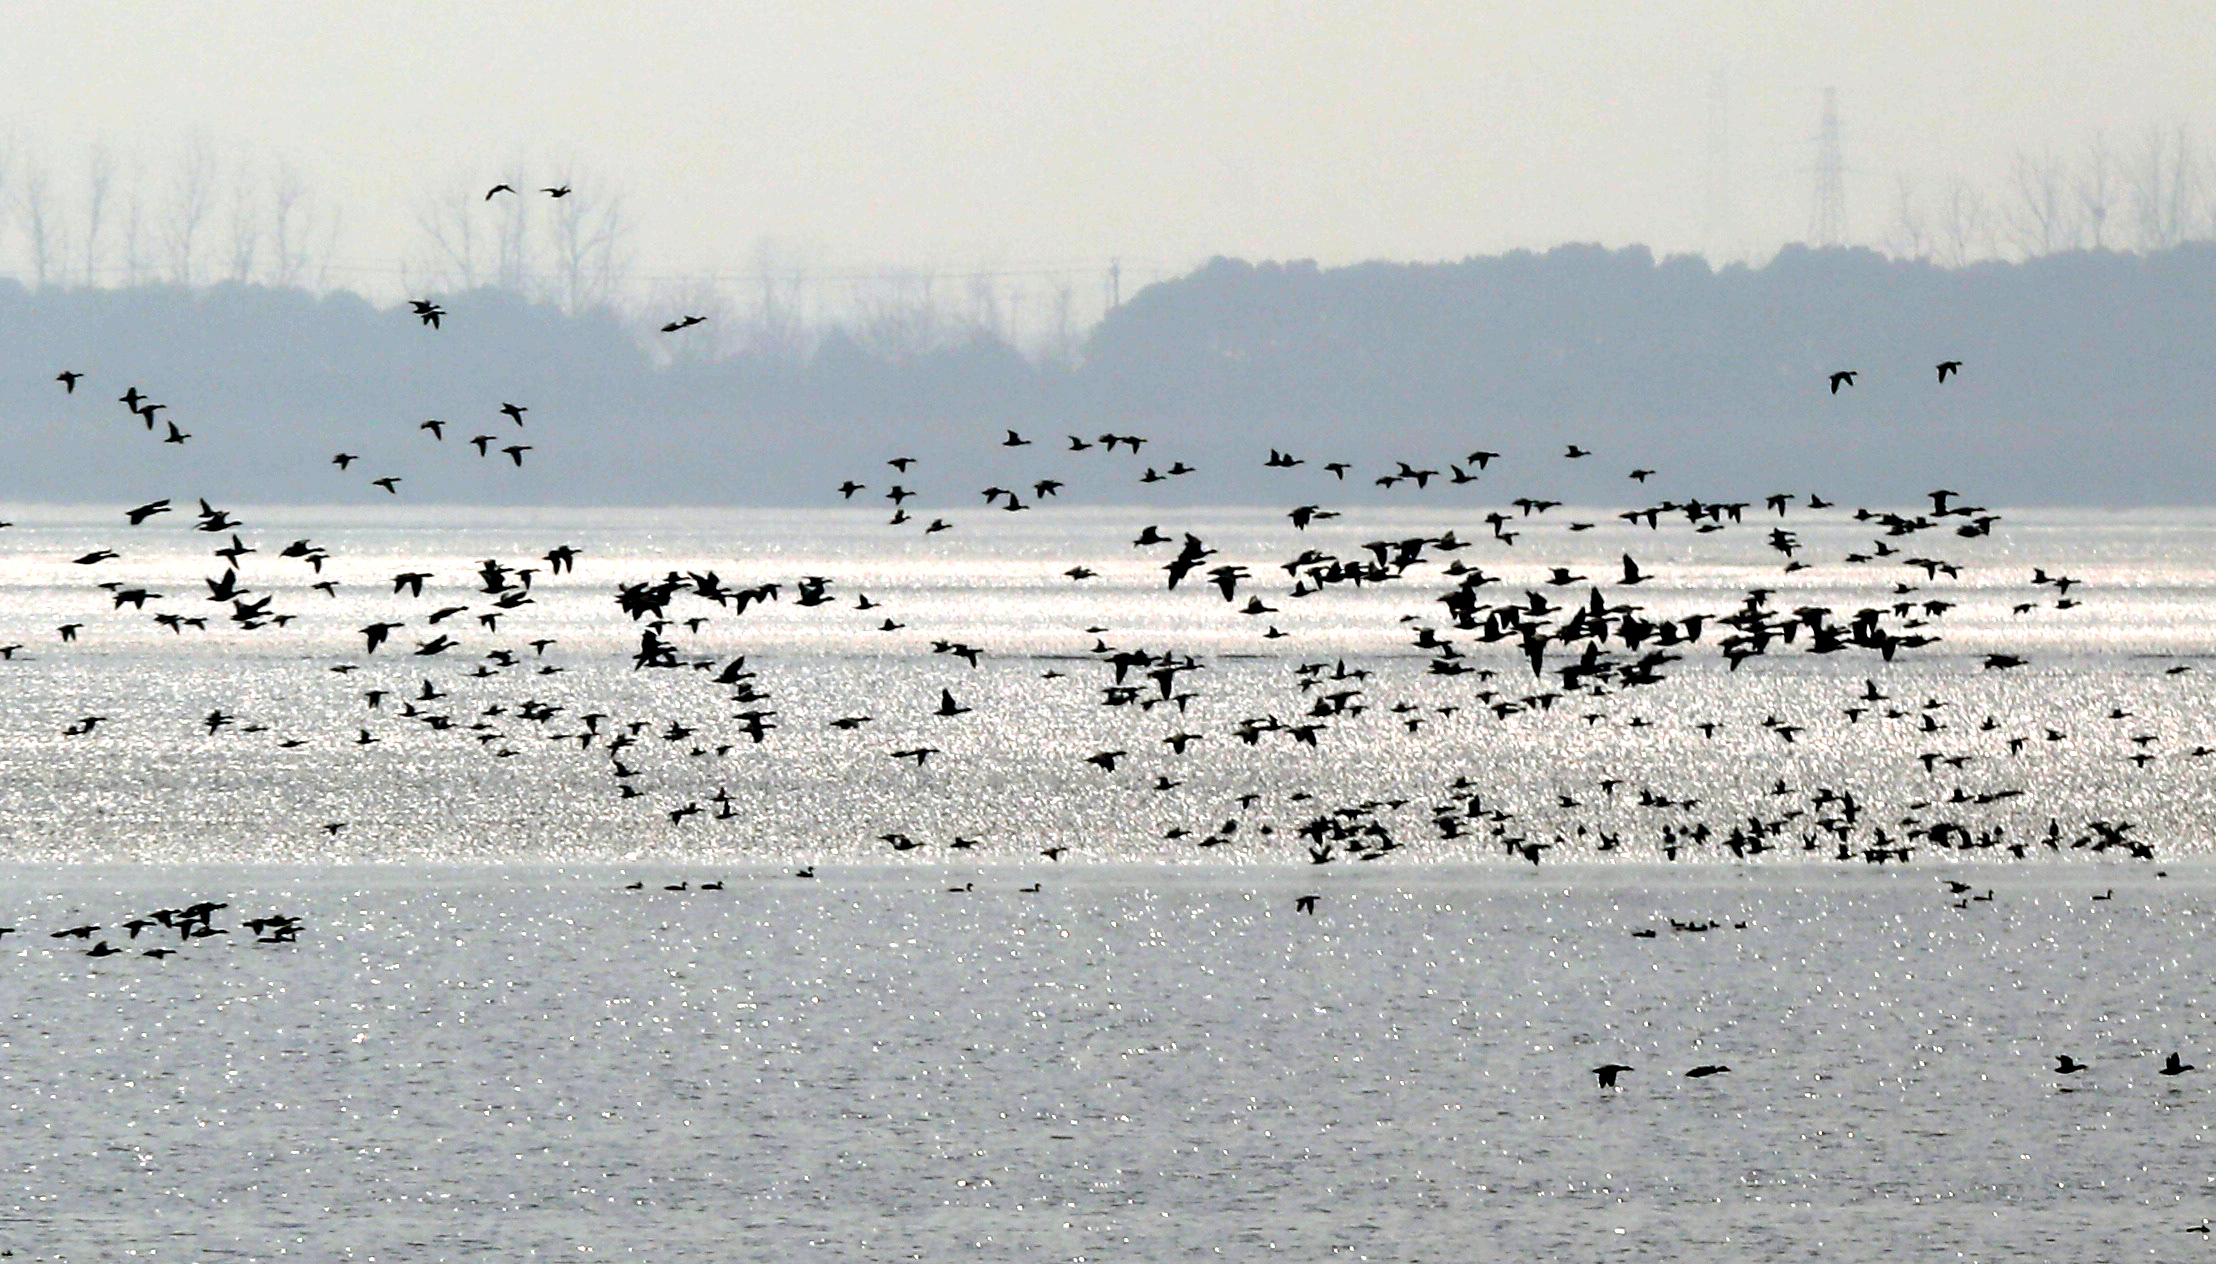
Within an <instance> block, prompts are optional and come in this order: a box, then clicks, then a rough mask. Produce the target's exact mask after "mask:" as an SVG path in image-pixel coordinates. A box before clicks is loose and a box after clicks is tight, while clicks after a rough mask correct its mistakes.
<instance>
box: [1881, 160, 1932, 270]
mask: <svg viewBox="0 0 2216 1264" xmlns="http://www.w3.org/2000/svg"><path fill="white" fill-rule="evenodd" d="M1887 239H1888V240H1887V243H1886V244H1887V247H1888V248H1889V249H1890V250H1891V251H1892V252H1893V253H1894V254H1895V255H1897V256H1899V257H1901V258H1903V259H1929V258H1930V257H1931V228H1930V226H1929V225H1928V224H1927V223H1926V222H1925V220H1924V213H1923V210H1922V208H1920V207H1918V206H1917V205H1916V186H1915V184H1914V182H1913V181H1911V180H1910V179H1909V178H1908V177H1907V176H1898V177H1895V179H1894V183H1893V228H1892V231H1891V232H1890V233H1888V234H1887Z"/></svg>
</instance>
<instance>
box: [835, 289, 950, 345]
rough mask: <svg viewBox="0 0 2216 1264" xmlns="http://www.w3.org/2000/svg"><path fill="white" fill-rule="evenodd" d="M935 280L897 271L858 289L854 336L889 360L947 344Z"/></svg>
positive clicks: (855, 303) (944, 322)
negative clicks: (869, 285) (867, 286)
mask: <svg viewBox="0 0 2216 1264" xmlns="http://www.w3.org/2000/svg"><path fill="white" fill-rule="evenodd" d="M937 279H938V278H936V277H934V276H932V275H931V274H930V273H928V272H915V271H905V270H899V271H894V272H890V273H887V274H885V275H883V276H881V277H877V278H873V279H872V283H871V288H869V289H857V292H856V294H855V301H854V307H855V314H856V321H857V325H856V328H855V334H856V336H857V337H858V338H859V339H860V341H861V342H862V343H863V344H864V345H866V346H868V347H869V348H870V349H871V350H873V351H875V352H876V353H877V354H878V355H879V356H881V357H883V358H885V359H888V360H910V359H914V358H916V357H918V356H921V355H925V354H927V353H929V352H931V351H935V350H937V349H938V348H940V347H942V346H944V345H945V344H946V321H945V319H944V318H943V317H942V316H941V315H940V312H939V304H938V298H937V295H936V294H935V292H934V290H935V285H936V282H937Z"/></svg>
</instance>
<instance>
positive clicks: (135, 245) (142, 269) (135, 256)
mask: <svg viewBox="0 0 2216 1264" xmlns="http://www.w3.org/2000/svg"><path fill="white" fill-rule="evenodd" d="M134 174H135V173H134ZM149 272H150V267H149V264H148V262H147V258H146V202H145V199H144V198H143V197H142V196H140V193H139V186H138V181H137V180H136V179H134V180H132V181H131V188H130V192H129V194H128V195H126V196H125V198H124V202H123V283H124V284H126V285H141V284H144V283H145V281H146V278H147V276H148V274H149Z"/></svg>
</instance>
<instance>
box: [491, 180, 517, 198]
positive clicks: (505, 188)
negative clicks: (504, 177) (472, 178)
mask: <svg viewBox="0 0 2216 1264" xmlns="http://www.w3.org/2000/svg"><path fill="white" fill-rule="evenodd" d="M515 191H516V187H515V186H514V185H512V184H496V185H494V186H492V187H491V188H489V189H487V190H485V200H486V201H487V202H490V201H492V199H493V195H494V194H496V193H513V192H515Z"/></svg>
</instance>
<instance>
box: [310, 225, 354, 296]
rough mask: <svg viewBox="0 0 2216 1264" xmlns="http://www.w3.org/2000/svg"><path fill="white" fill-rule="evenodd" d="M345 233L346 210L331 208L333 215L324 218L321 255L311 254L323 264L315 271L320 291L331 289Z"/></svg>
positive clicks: (316, 285) (316, 286)
mask: <svg viewBox="0 0 2216 1264" xmlns="http://www.w3.org/2000/svg"><path fill="white" fill-rule="evenodd" d="M345 231H346V208H345V207H343V206H334V207H332V208H331V213H330V214H329V215H326V216H324V217H323V232H322V237H323V241H322V245H321V250H320V253H317V252H311V254H315V257H319V258H321V259H322V263H320V264H318V265H317V266H316V270H315V288H316V289H318V290H328V289H330V288H331V269H332V268H334V267H336V266H338V257H339V239H340V238H341V237H342V236H343V235H344V234H345Z"/></svg>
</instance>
